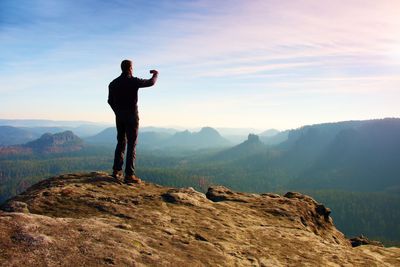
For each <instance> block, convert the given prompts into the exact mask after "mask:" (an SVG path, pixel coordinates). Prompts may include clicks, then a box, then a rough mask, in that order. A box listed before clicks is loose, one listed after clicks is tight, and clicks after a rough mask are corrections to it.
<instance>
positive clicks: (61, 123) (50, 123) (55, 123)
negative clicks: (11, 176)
mask: <svg viewBox="0 0 400 267" xmlns="http://www.w3.org/2000/svg"><path fill="white" fill-rule="evenodd" d="M387 119H400V117H384V118H372V119H366V120H358V119H350V120H344V121H326V122H318V123H311V124H304V125H300V126H298V127H294V128H286V129H276V128H255V127H220V126H212V125H203V126H195V127H185V126H180V125H140V126H139V129H141V128H161V129H172V130H177V131H178V132H179V131H186V130H188V131H190V132H195V131H199V130H201V129H202V128H206V127H210V128H213V129H215V130H217V131H218V132H220V134H222V133H221V131H224V130H225V131H245V130H246V131H248V132H243V133H241V134H245V135H247V134H256V135H259V134H261V133H263V132H265V131H270V130H276V131H278V132H284V131H290V130H296V129H300V128H302V127H305V126H313V125H322V124H334V123H343V122H350V121H376V120H387ZM2 121H12V122H14V123H11V124H2ZM41 121H43V122H46V123H47V124H46V125H42V124H33V125H27V122H29V123H33V122H37V123H39V122H41ZM15 122H20V123H15ZM23 122H25V123H23ZM86 125H93V126H104V127H107V128H115V125H114V124H113V123H108V122H96V121H79V120H78V121H74V120H50V119H4V118H0V126H12V127H22V128H34V127H70V128H77V127H80V126H86ZM107 128H104V129H107ZM225 134H226V133H225Z"/></svg>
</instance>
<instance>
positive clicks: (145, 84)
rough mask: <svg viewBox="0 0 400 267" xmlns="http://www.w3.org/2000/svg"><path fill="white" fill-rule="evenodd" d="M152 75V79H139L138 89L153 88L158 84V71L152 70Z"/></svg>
mask: <svg viewBox="0 0 400 267" xmlns="http://www.w3.org/2000/svg"><path fill="white" fill-rule="evenodd" d="M150 73H151V74H153V77H151V78H150V79H148V80H146V79H137V82H138V87H150V86H153V85H154V84H155V83H156V82H157V77H158V71H156V70H151V71H150Z"/></svg>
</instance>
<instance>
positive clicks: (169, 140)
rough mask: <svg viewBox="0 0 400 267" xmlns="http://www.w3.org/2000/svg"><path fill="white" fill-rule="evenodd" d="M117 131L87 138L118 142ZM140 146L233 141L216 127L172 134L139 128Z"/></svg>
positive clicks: (193, 146)
mask: <svg viewBox="0 0 400 267" xmlns="http://www.w3.org/2000/svg"><path fill="white" fill-rule="evenodd" d="M116 136H117V131H116V129H115V127H110V128H107V129H105V130H103V131H102V132H100V133H99V134H97V135H94V136H91V137H88V138H85V141H86V142H87V143H89V144H102V145H107V144H116ZM138 140H139V142H138V147H140V148H144V149H163V148H178V149H204V148H214V147H224V146H225V147H226V146H229V145H230V144H231V143H230V142H229V141H228V140H226V139H225V138H223V137H222V136H221V135H220V134H219V133H218V132H217V131H216V130H215V129H213V128H210V127H204V128H202V129H201V130H200V131H199V132H189V131H188V130H186V131H181V132H176V133H174V134H170V133H168V132H166V131H164V132H155V131H143V130H142V129H140V130H139V137H138Z"/></svg>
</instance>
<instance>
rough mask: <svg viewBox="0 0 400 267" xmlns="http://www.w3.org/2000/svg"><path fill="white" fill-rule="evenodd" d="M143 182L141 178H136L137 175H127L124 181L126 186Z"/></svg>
mask: <svg viewBox="0 0 400 267" xmlns="http://www.w3.org/2000/svg"><path fill="white" fill-rule="evenodd" d="M141 182H142V180H140V178H139V177H136V176H135V175H126V176H125V179H124V183H126V184H140V183H141Z"/></svg>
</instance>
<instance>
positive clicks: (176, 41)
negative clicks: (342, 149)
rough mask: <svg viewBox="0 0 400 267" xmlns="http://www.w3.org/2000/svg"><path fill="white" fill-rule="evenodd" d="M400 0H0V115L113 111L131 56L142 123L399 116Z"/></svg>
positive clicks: (273, 123) (286, 122)
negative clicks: (116, 85) (149, 82)
mask: <svg viewBox="0 0 400 267" xmlns="http://www.w3.org/2000/svg"><path fill="white" fill-rule="evenodd" d="M399 10H400V2H399V1H394V0H393V1H387V0H382V1H375V0H373V1H372V0H363V1H361V0H360V1H358V0H348V1H342V0H337V1H329V2H328V1H317V0H315V1H311V0H298V1H290V0H279V1H278V0H252V1H239V0H226V1H209V0H196V1H195V0H193V1H186V0H168V1H167V0H165V1H162V0H161V1H119V0H118V1H94V0H82V1H63V0H59V1H50V0H40V1H36V0H31V1H20V0H18V1H15V0H14V1H9V0H2V1H0V93H1V98H0V118H29V119H32V118H37V119H54V120H88V121H98V122H113V120H114V117H113V113H112V111H111V109H110V108H109V107H108V105H107V103H106V99H107V90H108V89H107V86H108V84H109V82H110V81H111V80H112V79H114V78H115V77H116V76H118V75H119V74H120V70H119V63H120V61H121V60H122V59H125V58H127V59H132V60H133V61H134V64H135V66H134V74H135V75H136V76H139V77H143V78H147V77H150V74H149V73H148V71H149V70H150V69H158V70H159V71H160V76H159V81H158V83H157V85H156V86H155V87H152V88H147V89H142V90H141V92H140V99H139V112H140V119H141V120H140V122H141V125H142V126H150V125H153V126H183V127H200V126H213V127H253V128H259V129H267V128H278V129H287V128H294V127H299V126H301V125H304V124H313V123H320V122H331V121H341V120H351V119H371V118H383V117H399V115H400V105H398V101H399V99H400V87H399V85H400V74H399V73H400V72H399V71H400V16H399Z"/></svg>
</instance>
